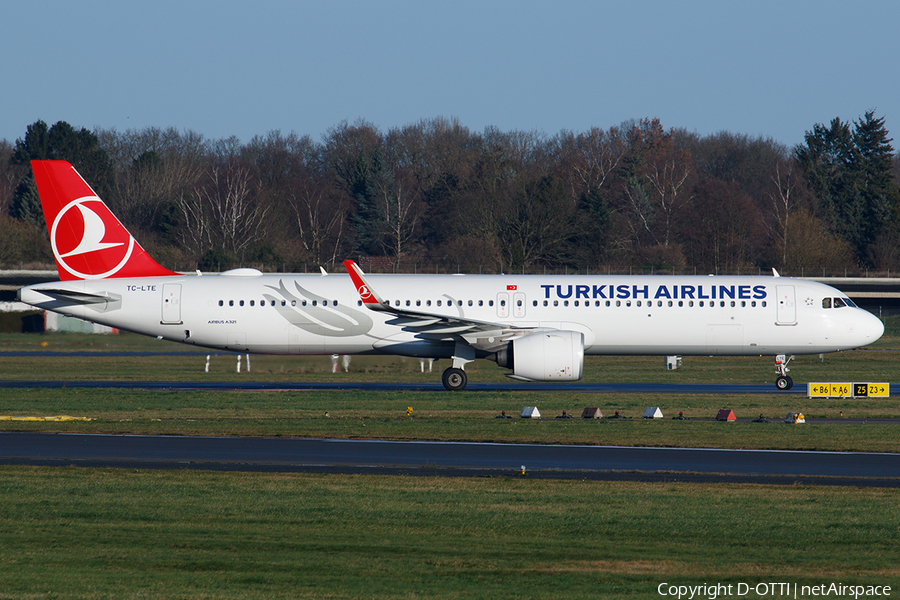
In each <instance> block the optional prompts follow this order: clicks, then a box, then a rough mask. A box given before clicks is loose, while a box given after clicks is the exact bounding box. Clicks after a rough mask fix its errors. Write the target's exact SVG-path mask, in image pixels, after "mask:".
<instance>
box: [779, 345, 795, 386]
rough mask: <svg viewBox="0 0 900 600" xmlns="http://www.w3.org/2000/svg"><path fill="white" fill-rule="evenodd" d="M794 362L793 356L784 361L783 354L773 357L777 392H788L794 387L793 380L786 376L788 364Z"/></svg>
mask: <svg viewBox="0 0 900 600" xmlns="http://www.w3.org/2000/svg"><path fill="white" fill-rule="evenodd" d="M792 360H794V357H793V356H789V357H787V359H785V356H784V354H779V355H778V356H776V357H775V372H776V373H778V378H777V379H776V380H775V387H777V388H778V389H779V390H789V389H791V388H792V387H794V380H793V379H791V377H790V376H789V375H788V372H789V371H790V369H788V367H787V366H788V363H789V362H791V361H792Z"/></svg>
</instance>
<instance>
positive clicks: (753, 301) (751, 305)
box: [750, 300, 756, 308]
mask: <svg viewBox="0 0 900 600" xmlns="http://www.w3.org/2000/svg"><path fill="white" fill-rule="evenodd" d="M750 308H756V300H751V301H750Z"/></svg>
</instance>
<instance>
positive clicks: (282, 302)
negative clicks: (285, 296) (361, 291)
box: [281, 300, 362, 306]
mask: <svg viewBox="0 0 900 600" xmlns="http://www.w3.org/2000/svg"><path fill="white" fill-rule="evenodd" d="M359 303H360V304H362V300H360V301H359ZM285 304H287V302H286V301H285V300H282V301H281V305H282V306H284V305H285Z"/></svg>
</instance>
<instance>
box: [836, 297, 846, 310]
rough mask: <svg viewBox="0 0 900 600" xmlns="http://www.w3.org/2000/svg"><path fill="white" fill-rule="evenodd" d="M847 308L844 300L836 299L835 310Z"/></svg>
mask: <svg viewBox="0 0 900 600" xmlns="http://www.w3.org/2000/svg"><path fill="white" fill-rule="evenodd" d="M845 306H847V305H846V304H844V300H843V299H842V298H835V299H834V307H835V308H843V307H845Z"/></svg>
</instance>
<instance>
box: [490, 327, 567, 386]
mask: <svg viewBox="0 0 900 600" xmlns="http://www.w3.org/2000/svg"><path fill="white" fill-rule="evenodd" d="M496 358H497V364H498V365H500V366H501V367H506V368H507V369H512V374H511V375H509V377H512V378H513V379H521V380H527V381H577V380H579V379H581V373H582V370H583V367H584V334H582V333H581V332H578V331H544V332H541V333H532V334H531V335H526V336H524V337H520V338H516V339H514V340H512V341H511V342H509V344H507V346H506V348H505V349H503V350H500V351H498V352H497V357H496Z"/></svg>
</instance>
